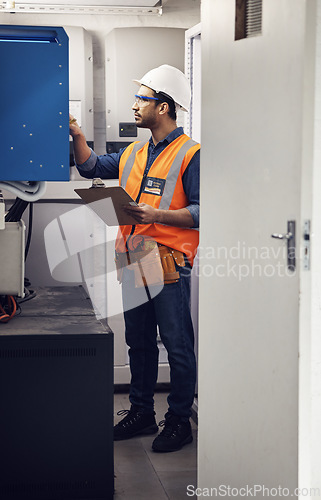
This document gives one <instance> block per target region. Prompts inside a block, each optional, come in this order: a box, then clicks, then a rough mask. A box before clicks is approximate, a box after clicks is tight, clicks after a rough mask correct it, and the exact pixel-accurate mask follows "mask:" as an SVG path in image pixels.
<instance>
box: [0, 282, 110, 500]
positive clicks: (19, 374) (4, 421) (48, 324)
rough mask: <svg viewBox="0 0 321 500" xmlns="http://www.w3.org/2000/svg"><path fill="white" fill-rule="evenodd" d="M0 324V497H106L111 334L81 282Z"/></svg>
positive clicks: (43, 295)
mask: <svg viewBox="0 0 321 500" xmlns="http://www.w3.org/2000/svg"><path fill="white" fill-rule="evenodd" d="M37 293H38V294H37V296H36V297H35V298H34V299H32V300H30V301H28V302H25V303H23V304H22V306H21V308H22V313H21V315H20V316H17V317H15V318H13V319H12V320H11V321H10V322H9V323H7V324H1V325H0V498H1V500H11V499H19V500H23V499H33V500H37V499H38V500H39V499H41V500H56V499H63V500H67V499H68V500H69V499H90V500H96V499H97V500H98V499H106V500H108V499H112V498H113V491H114V467H113V334H112V332H111V331H110V330H109V329H108V327H106V326H105V325H103V324H102V323H101V322H99V321H97V319H96V318H95V315H94V312H93V310H92V307H91V303H90V301H89V299H88V298H87V296H86V294H85V292H84V290H83V289H82V288H81V287H58V288H42V289H40V290H39V291H37Z"/></svg>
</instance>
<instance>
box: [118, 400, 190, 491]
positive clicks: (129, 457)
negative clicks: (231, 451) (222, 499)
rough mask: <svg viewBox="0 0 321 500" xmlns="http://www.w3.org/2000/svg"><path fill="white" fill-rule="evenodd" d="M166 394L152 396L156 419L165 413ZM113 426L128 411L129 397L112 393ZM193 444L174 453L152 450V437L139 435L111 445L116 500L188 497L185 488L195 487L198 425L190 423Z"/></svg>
mask: <svg viewBox="0 0 321 500" xmlns="http://www.w3.org/2000/svg"><path fill="white" fill-rule="evenodd" d="M166 397H167V393H163V392H157V393H156V394H155V411H156V420H157V422H159V421H160V420H163V418H164V414H165V413H166V411H167V404H166ZM114 405H115V408H114V414H115V423H117V422H118V421H119V420H120V419H121V418H123V417H122V416H117V411H119V410H122V409H128V408H129V403H128V394H123V393H120V394H115V399H114ZM191 423H192V428H193V436H194V439H193V442H192V443H191V444H188V445H186V446H184V447H183V448H182V449H181V450H179V451H176V452H173V453H155V452H153V451H152V450H151V444H152V441H153V439H154V438H155V436H156V434H155V435H154V436H142V437H136V438H132V439H129V440H127V441H116V442H115V443H114V456H115V495H114V499H115V500H145V499H146V500H150V499H151V498H152V499H153V500H166V499H170V500H181V499H186V498H188V496H187V486H188V485H193V486H196V451H197V426H196V424H195V423H194V422H193V421H191Z"/></svg>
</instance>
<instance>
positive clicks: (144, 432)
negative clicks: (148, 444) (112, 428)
mask: <svg viewBox="0 0 321 500" xmlns="http://www.w3.org/2000/svg"><path fill="white" fill-rule="evenodd" d="M156 432H158V425H157V424H155V425H150V426H149V427H145V429H140V430H139V431H136V432H134V433H133V434H130V435H124V436H117V437H114V441H124V440H125V439H131V438H133V437H136V436H147V435H150V434H155V433H156Z"/></svg>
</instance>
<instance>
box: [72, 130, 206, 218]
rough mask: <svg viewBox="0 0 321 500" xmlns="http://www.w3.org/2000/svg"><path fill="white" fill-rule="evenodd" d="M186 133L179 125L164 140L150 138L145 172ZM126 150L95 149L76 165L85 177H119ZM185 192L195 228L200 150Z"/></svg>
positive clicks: (185, 176) (185, 181) (192, 162)
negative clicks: (107, 152)
mask: <svg viewBox="0 0 321 500" xmlns="http://www.w3.org/2000/svg"><path fill="white" fill-rule="evenodd" d="M183 133H184V131H183V128H182V127H178V128H176V129H175V130H173V132H171V133H170V134H168V136H167V137H165V139H164V140H163V141H160V142H159V143H157V144H156V146H155V145H154V143H153V140H152V138H150V140H149V145H148V155H147V163H146V167H145V173H146V174H148V172H149V170H150V168H151V166H152V164H153V162H154V161H155V159H156V158H157V156H158V155H159V154H160V153H161V152H162V151H164V149H165V148H166V147H167V146H168V144H170V143H171V142H172V141H174V140H175V139H177V137H179V136H180V135H182V134H183ZM124 151H125V148H124V149H121V150H120V151H119V152H118V153H109V154H105V155H97V154H96V153H95V152H94V151H93V150H92V151H91V155H90V157H89V158H88V160H87V161H85V163H82V164H81V165H76V166H77V169H78V171H79V173H80V175H82V176H83V177H86V178H87V179H93V178H94V177H100V178H101V179H118V178H119V162H120V158H121V156H122V154H123V152H124ZM182 182H183V187H184V191H185V194H186V196H187V199H188V202H189V204H188V206H187V207H186V208H187V210H188V211H189V212H190V214H191V215H192V217H193V221H194V226H193V227H194V228H198V227H199V185H200V152H199V151H197V152H196V153H195V154H194V155H193V157H192V159H191V160H190V162H189V164H188V165H187V167H186V169H185V172H184V174H183V178H182Z"/></svg>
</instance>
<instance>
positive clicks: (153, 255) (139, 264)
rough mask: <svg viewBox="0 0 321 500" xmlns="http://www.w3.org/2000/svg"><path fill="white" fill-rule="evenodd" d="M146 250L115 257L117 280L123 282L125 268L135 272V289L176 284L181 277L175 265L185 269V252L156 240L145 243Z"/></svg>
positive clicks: (132, 251)
mask: <svg viewBox="0 0 321 500" xmlns="http://www.w3.org/2000/svg"><path fill="white" fill-rule="evenodd" d="M143 246H144V249H141V248H139V249H135V250H129V251H128V252H126V253H117V252H116V256H115V262H116V269H117V279H118V281H119V283H121V282H122V278H123V272H124V268H125V267H127V268H128V269H131V270H133V271H134V275H135V287H136V288H139V287H142V286H150V285H160V284H163V283H164V284H165V285H167V284H169V283H175V282H177V281H178V280H179V278H180V275H179V272H178V271H177V270H176V266H175V263H176V264H177V265H178V266H180V267H183V266H184V265H185V258H184V254H183V252H180V251H179V250H174V249H173V248H169V247H167V246H165V245H160V244H158V243H157V242H156V241H154V240H147V241H145V242H144V245H143Z"/></svg>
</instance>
